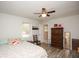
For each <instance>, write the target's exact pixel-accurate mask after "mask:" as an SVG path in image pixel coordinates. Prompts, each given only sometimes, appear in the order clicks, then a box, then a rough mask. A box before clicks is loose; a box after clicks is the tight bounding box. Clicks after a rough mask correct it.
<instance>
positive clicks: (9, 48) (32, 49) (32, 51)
mask: <svg viewBox="0 0 79 59" xmlns="http://www.w3.org/2000/svg"><path fill="white" fill-rule="evenodd" d="M46 57H47V53H46V51H45V50H44V49H43V48H42V47H39V46H36V45H34V44H32V43H29V42H25V41H23V42H21V43H20V44H18V45H16V46H13V45H9V44H7V45H0V58H46Z"/></svg>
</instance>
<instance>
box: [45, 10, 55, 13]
mask: <svg viewBox="0 0 79 59" xmlns="http://www.w3.org/2000/svg"><path fill="white" fill-rule="evenodd" d="M54 12H55V10H53V11H49V12H47V13H54Z"/></svg>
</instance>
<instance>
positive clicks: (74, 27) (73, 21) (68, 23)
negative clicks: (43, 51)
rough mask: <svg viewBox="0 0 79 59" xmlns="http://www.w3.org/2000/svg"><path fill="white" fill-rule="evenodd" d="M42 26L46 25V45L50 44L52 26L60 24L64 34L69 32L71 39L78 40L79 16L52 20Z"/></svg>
mask: <svg viewBox="0 0 79 59" xmlns="http://www.w3.org/2000/svg"><path fill="white" fill-rule="evenodd" d="M44 24H48V43H51V28H52V27H53V26H54V24H62V26H63V27H64V32H71V38H78V39H79V15H74V16H68V17H62V18H58V19H52V20H50V21H48V22H46V23H44Z"/></svg>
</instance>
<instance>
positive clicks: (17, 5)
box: [0, 1, 79, 21]
mask: <svg viewBox="0 0 79 59" xmlns="http://www.w3.org/2000/svg"><path fill="white" fill-rule="evenodd" d="M41 8H46V9H47V10H48V11H50V10H53V9H54V10H56V12H55V13H53V14H51V16H50V17H46V18H42V17H38V16H39V15H36V14H34V13H35V12H41ZM0 12H2V13H8V14H13V15H18V16H22V17H26V18H30V19H35V20H39V21H46V20H50V19H53V18H59V17H64V16H69V15H75V14H79V2H78V1H76V2H75V1H70V2H69V1H8V2H7V1H4V2H2V1H0Z"/></svg>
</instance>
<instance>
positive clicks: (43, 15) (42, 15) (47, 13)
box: [34, 8, 55, 17]
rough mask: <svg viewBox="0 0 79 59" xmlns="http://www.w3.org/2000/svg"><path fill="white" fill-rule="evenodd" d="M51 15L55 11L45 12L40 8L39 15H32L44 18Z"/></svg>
mask: <svg viewBox="0 0 79 59" xmlns="http://www.w3.org/2000/svg"><path fill="white" fill-rule="evenodd" d="M51 13H55V10H52V11H47V10H46V8H42V12H41V13H34V14H40V15H39V17H46V16H48V17H49V16H50V14H51Z"/></svg>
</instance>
